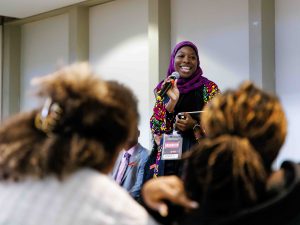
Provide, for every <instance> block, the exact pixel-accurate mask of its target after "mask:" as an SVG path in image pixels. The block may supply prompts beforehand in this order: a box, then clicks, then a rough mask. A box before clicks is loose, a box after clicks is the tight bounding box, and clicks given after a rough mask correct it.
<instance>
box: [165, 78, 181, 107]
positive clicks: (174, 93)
mask: <svg viewBox="0 0 300 225" xmlns="http://www.w3.org/2000/svg"><path fill="white" fill-rule="evenodd" d="M166 82H171V81H170V79H169V78H167V79H166V80H165V82H164V83H166ZM179 94H180V93H179V89H178V87H177V80H175V81H174V84H173V85H172V87H171V88H170V89H169V90H168V92H167V95H168V97H169V98H170V100H169V102H168V103H167V105H166V109H167V110H168V112H173V111H174V108H175V106H176V104H177V102H178V99H179Z"/></svg>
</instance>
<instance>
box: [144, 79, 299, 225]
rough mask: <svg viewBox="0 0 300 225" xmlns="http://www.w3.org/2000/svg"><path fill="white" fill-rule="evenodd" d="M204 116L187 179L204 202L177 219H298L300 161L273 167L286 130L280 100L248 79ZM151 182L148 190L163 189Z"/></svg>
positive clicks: (274, 223) (274, 222)
mask: <svg viewBox="0 0 300 225" xmlns="http://www.w3.org/2000/svg"><path fill="white" fill-rule="evenodd" d="M201 119H202V121H203V125H204V126H205V129H206V132H207V133H206V134H207V138H206V139H205V140H203V141H202V142H201V143H200V144H199V145H196V146H194V147H193V149H192V150H191V151H190V152H189V153H188V154H187V156H186V157H187V159H186V167H185V172H184V177H183V183H182V184H184V186H185V190H186V194H187V196H188V198H191V199H193V200H195V201H197V202H198V203H199V205H200V207H199V208H198V209H197V210H193V211H191V212H187V213H185V214H184V216H182V217H181V218H180V219H179V220H178V221H179V222H178V221H177V223H176V224H190V225H193V224H219V225H225V224H230V225H238V224H243V225H248V224H249V225H250V224H258V225H260V224H270V225H279V224H280V225H286V224H299V222H300V213H299V210H297V208H298V207H297V205H298V203H299V201H300V166H299V165H298V164H295V163H292V162H288V161H286V162H284V163H283V164H282V166H281V168H280V169H279V170H277V171H272V167H271V165H272V163H273V161H274V159H275V158H276V156H277V155H278V153H279V150H280V148H281V146H282V144H283V143H284V140H285V137H286V130H287V128H286V127H287V126H286V118H285V114H284V112H283V109H282V106H281V104H280V102H279V100H278V99H277V98H276V97H275V96H273V95H271V94H268V93H266V92H264V91H262V90H260V89H258V88H256V87H255V86H254V85H253V84H252V83H250V82H246V83H244V84H243V85H241V87H240V88H239V89H238V90H236V91H227V92H226V93H224V94H223V95H220V96H218V97H216V98H215V99H214V100H213V101H212V102H211V104H209V105H207V106H206V107H205V113H204V114H203V116H202V118H201ZM162 179H164V178H162ZM151 182H154V181H149V183H148V184H147V183H146V184H145V189H147V190H148V192H151V191H149V189H151V187H152V189H155V190H158V188H157V187H156V188H153V184H151ZM158 185H159V186H161V187H163V188H164V189H170V187H172V185H169V186H168V187H165V186H164V185H161V184H159V183H157V184H156V186H158ZM147 186H148V187H147ZM177 186H178V184H177ZM160 192H161V193H163V192H162V191H160ZM157 195H158V194H157ZM164 198H165V197H163V196H160V198H156V199H154V198H152V199H151V198H145V201H146V200H149V201H150V203H151V204H149V203H148V205H152V206H156V205H159V204H161V200H162V199H164ZM151 201H152V202H151ZM152 208H154V209H155V207H152ZM156 209H157V208H156Z"/></svg>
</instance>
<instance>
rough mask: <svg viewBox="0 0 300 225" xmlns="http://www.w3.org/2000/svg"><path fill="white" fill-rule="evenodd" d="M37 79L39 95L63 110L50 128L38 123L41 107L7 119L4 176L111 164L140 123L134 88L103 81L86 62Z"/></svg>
mask: <svg viewBox="0 0 300 225" xmlns="http://www.w3.org/2000/svg"><path fill="white" fill-rule="evenodd" d="M33 83H34V84H36V85H37V86H38V89H37V94H38V95H39V96H41V97H48V98H50V99H51V100H52V102H54V103H55V104H57V105H58V106H59V108H60V109H61V113H60V115H59V117H58V119H56V120H53V119H52V120H50V122H51V126H50V128H51V129H41V128H40V126H37V124H36V118H37V117H38V116H40V114H43V112H41V109H35V110H33V111H31V112H28V113H20V114H18V115H16V116H13V117H12V118H10V119H9V120H8V121H6V122H5V124H4V125H3V126H2V127H1V128H0V179H14V180H18V179H21V178H23V177H25V176H34V177H38V178H42V177H44V176H48V175H51V174H52V175H55V176H57V177H59V178H61V177H63V176H64V175H67V174H69V173H71V172H73V171H75V170H77V169H79V168H82V167H90V168H95V169H97V170H100V171H104V170H106V169H107V168H108V167H110V166H111V164H112V163H113V160H114V159H115V156H116V155H117V153H118V151H119V150H120V149H121V148H122V146H123V145H124V144H125V142H126V141H127V139H128V138H129V137H131V136H132V135H134V128H135V127H136V126H137V123H138V118H139V116H138V111H137V101H136V98H135V96H134V95H133V94H132V92H131V91H130V90H129V89H128V88H127V87H125V86H123V85H121V84H119V83H117V82H114V81H108V82H105V81H102V80H100V79H99V78H97V76H96V75H95V74H94V73H93V72H92V71H91V69H90V68H89V66H88V65H87V64H85V63H83V64H75V65H72V66H70V67H67V68H64V69H62V70H59V71H58V72H56V73H54V74H50V75H48V76H44V77H41V78H38V79H35V80H34V81H33ZM51 116H52V117H53V115H52V114H51V112H50V113H49V117H50V119H51ZM47 117H48V116H47Z"/></svg>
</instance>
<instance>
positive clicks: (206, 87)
mask: <svg viewBox="0 0 300 225" xmlns="http://www.w3.org/2000/svg"><path fill="white" fill-rule="evenodd" d="M202 87H203V88H202V94H203V100H204V103H207V102H209V101H210V100H211V99H212V98H213V97H215V96H216V95H218V94H220V93H221V91H220V89H219V87H218V85H217V84H216V83H215V82H213V81H211V80H207V82H205V83H204V84H203V86H202Z"/></svg>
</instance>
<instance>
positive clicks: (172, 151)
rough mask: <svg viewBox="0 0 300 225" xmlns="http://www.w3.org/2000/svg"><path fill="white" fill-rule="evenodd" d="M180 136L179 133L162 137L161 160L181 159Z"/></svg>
mask: <svg viewBox="0 0 300 225" xmlns="http://www.w3.org/2000/svg"><path fill="white" fill-rule="evenodd" d="M181 155H182V137H181V136H179V135H167V134H164V137H163V148H162V155H161V159H162V160H177V159H181Z"/></svg>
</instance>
